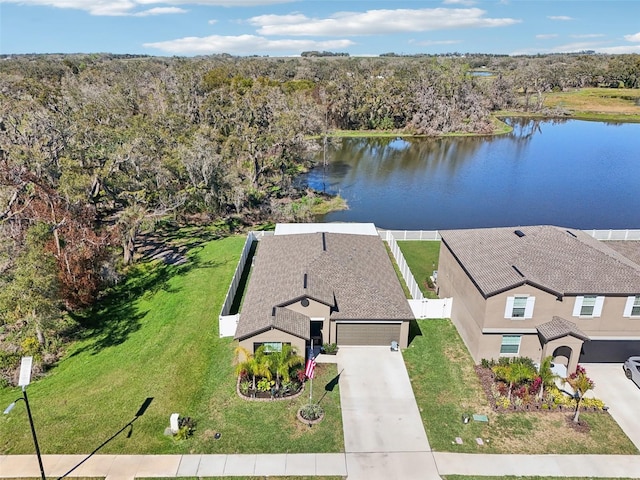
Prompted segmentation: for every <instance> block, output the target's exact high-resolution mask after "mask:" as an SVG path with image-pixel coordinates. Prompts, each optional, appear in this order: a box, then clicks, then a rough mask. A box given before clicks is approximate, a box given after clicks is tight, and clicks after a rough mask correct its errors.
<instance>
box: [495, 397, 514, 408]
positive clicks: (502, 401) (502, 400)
mask: <svg viewBox="0 0 640 480" xmlns="http://www.w3.org/2000/svg"><path fill="white" fill-rule="evenodd" d="M496 406H498V407H501V408H509V407H510V406H511V401H510V400H509V399H508V398H507V397H498V398H497V399H496Z"/></svg>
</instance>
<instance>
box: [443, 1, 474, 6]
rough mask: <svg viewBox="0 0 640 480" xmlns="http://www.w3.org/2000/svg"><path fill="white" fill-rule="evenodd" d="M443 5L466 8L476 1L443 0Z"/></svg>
mask: <svg viewBox="0 0 640 480" xmlns="http://www.w3.org/2000/svg"><path fill="white" fill-rule="evenodd" d="M442 3H443V4H444V5H466V6H470V5H475V4H476V3H478V2H476V0H444V1H443V2H442Z"/></svg>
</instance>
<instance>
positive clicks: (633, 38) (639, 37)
mask: <svg viewBox="0 0 640 480" xmlns="http://www.w3.org/2000/svg"><path fill="white" fill-rule="evenodd" d="M624 39H625V40H627V41H628V42H640V32H638V33H634V34H633V35H625V36H624Z"/></svg>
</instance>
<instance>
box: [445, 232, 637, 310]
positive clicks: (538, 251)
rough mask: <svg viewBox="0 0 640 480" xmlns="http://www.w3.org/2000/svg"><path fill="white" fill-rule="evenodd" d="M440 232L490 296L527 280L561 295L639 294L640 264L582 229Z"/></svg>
mask: <svg viewBox="0 0 640 480" xmlns="http://www.w3.org/2000/svg"><path fill="white" fill-rule="evenodd" d="M516 230H519V231H521V232H522V233H523V234H524V235H523V236H518V235H517V234H516V233H515V231H516ZM440 234H441V236H442V241H443V243H444V244H445V245H446V246H447V247H448V248H449V249H450V250H451V251H452V253H453V254H454V256H455V257H456V258H457V260H458V262H459V263H460V264H461V265H462V267H463V268H464V269H465V271H466V272H467V274H468V275H469V277H470V278H471V279H472V280H473V281H474V283H475V284H476V286H477V287H478V289H479V290H480V291H481V293H482V294H483V295H484V296H485V297H489V296H491V295H495V294H497V293H500V292H503V291H505V290H509V289H511V288H514V287H516V286H518V285H522V284H525V283H528V284H532V285H536V286H538V287H540V288H542V289H545V290H548V291H550V292H553V293H554V294H556V295H559V296H560V295H576V294H605V295H606V294H620V295H632V294H635V295H637V294H640V265H639V264H637V263H635V262H634V261H632V260H631V259H629V258H627V257H625V256H624V255H623V254H622V253H620V252H618V251H617V250H614V249H613V248H611V247H609V246H607V243H606V242H601V241H599V240H596V239H594V238H593V237H591V236H590V235H588V234H586V233H584V232H582V231H581V230H574V229H568V228H562V227H556V226H549V225H541V226H527V227H517V228H513V227H507V228H505V227H501V228H481V229H470V230H445V231H441V232H440Z"/></svg>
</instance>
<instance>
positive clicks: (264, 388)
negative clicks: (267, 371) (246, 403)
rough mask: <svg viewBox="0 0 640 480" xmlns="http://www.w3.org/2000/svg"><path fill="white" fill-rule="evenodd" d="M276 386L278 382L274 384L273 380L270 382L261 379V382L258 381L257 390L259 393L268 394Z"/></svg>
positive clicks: (266, 379)
mask: <svg viewBox="0 0 640 480" xmlns="http://www.w3.org/2000/svg"><path fill="white" fill-rule="evenodd" d="M275 384H276V382H274V381H273V380H269V379H268V378H261V379H260V380H258V383H257V384H256V388H257V389H258V391H259V392H268V391H269V390H271V387H273V386H274V385H275Z"/></svg>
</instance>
